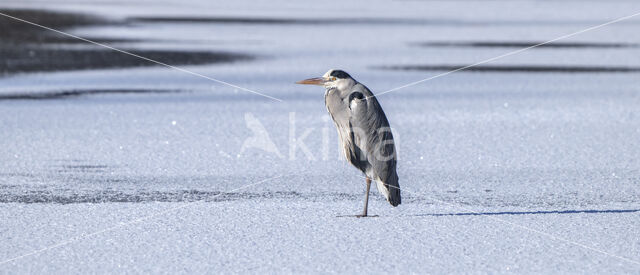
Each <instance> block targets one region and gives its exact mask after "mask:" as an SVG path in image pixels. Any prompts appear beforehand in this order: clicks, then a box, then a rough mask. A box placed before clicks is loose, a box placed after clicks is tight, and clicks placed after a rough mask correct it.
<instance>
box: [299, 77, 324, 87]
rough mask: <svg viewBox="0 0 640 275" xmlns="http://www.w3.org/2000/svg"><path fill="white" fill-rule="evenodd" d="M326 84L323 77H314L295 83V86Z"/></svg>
mask: <svg viewBox="0 0 640 275" xmlns="http://www.w3.org/2000/svg"><path fill="white" fill-rule="evenodd" d="M325 82H327V79H325V78H324V77H314V78H309V79H305V80H300V81H298V82H296V84H306V85H320V86H323V85H324V83H325Z"/></svg>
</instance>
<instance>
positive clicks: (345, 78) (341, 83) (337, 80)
mask: <svg viewBox="0 0 640 275" xmlns="http://www.w3.org/2000/svg"><path fill="white" fill-rule="evenodd" d="M296 83H297V84H307V85H319V86H324V87H325V88H327V89H333V88H337V89H338V90H344V89H349V88H351V86H353V85H355V84H356V81H355V80H354V79H353V78H352V77H351V76H350V75H349V74H348V73H346V72H345V71H343V70H337V69H331V70H329V71H328V72H327V73H325V74H324V75H323V76H321V77H315V78H309V79H305V80H301V81H298V82H296Z"/></svg>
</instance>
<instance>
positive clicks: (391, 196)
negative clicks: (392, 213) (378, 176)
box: [376, 171, 402, 207]
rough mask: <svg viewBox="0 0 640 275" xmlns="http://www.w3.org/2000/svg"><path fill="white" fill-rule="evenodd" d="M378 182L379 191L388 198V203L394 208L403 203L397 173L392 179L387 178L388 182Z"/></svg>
mask: <svg viewBox="0 0 640 275" xmlns="http://www.w3.org/2000/svg"><path fill="white" fill-rule="evenodd" d="M376 182H377V185H376V187H378V191H380V193H382V194H383V195H384V196H385V198H387V201H388V202H389V203H390V204H391V205H392V206H394V207H395V206H398V205H399V204H400V203H402V199H401V197H400V183H398V174H396V173H395V171H394V173H393V174H392V175H391V176H390V177H388V178H387V181H386V182H383V181H376Z"/></svg>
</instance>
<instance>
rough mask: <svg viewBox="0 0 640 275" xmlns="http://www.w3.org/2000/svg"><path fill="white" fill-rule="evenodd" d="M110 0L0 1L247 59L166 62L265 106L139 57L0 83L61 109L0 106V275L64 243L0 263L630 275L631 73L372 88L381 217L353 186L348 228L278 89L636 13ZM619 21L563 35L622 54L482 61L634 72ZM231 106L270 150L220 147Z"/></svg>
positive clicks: (88, 268)
mask: <svg viewBox="0 0 640 275" xmlns="http://www.w3.org/2000/svg"><path fill="white" fill-rule="evenodd" d="M129 2H130V1H99V2H91V1H88V2H83V3H78V1H60V0H57V1H52V2H47V3H44V2H41V1H19V2H18V1H15V2H6V3H2V4H0V7H3V8H0V11H3V12H4V11H5V8H4V7H6V8H9V7H11V8H32V9H45V10H57V11H65V12H80V13H88V14H93V15H100V16H103V17H105V18H109V19H111V20H114V21H118V20H120V21H121V22H129V23H128V24H108V25H93V26H79V27H75V28H73V29H71V30H69V31H71V32H72V33H73V34H76V35H81V36H85V37H87V38H91V39H120V40H122V41H119V42H114V43H113V46H116V47H122V48H124V49H128V50H174V51H207V50H209V51H216V52H218V51H221V52H230V53H238V54H246V55H250V56H254V57H255V59H253V60H248V61H240V62H233V63H223V64H212V65H197V66H190V65H184V66H180V67H181V68H185V69H188V70H192V71H194V72H197V73H200V74H203V75H206V76H210V77H214V78H217V79H220V80H224V81H228V82H231V83H234V84H237V85H240V86H242V87H246V88H249V89H253V90H256V91H259V92H262V93H265V94H268V95H270V96H274V97H277V98H280V99H282V100H283V102H277V101H273V100H270V99H267V98H263V97H260V96H257V95H254V94H251V93H247V92H244V91H241V90H237V89H234V88H231V87H227V86H224V85H220V84H218V83H215V82H212V81H209V80H206V79H202V78H198V77H195V76H193V75H189V74H184V73H182V72H179V71H175V70H172V69H168V68H164V67H158V66H155V67H139V68H110V69H97V70H82V71H56V72H37V73H21V74H10V75H6V76H3V77H2V78H0V98H3V96H5V97H6V95H15V94H20V95H32V94H35V95H38V94H45V95H47V94H56V93H58V94H60V93H64V92H65V91H67V92H68V91H76V92H78V96H66V97H59V98H57V99H49V100H10V99H7V98H5V99H4V100H0V129H2V130H1V131H0V148H2V150H1V151H0V209H1V210H0V238H1V239H0V262H3V261H5V260H9V259H13V258H14V257H19V256H21V255H25V254H28V253H31V252H34V251H37V250H39V249H43V248H47V247H50V246H53V245H56V244H60V243H62V242H65V241H67V240H72V242H70V243H67V244H64V245H61V246H59V247H55V248H51V249H48V250H45V251H42V252H39V253H37V254H34V255H28V256H25V257H23V258H19V259H15V260H13V261H11V262H7V263H2V264H1V265H0V273H7V274H9V273H115V272H124V273H142V272H158V273H173V272H184V273H187V272H211V273H213V272H216V273H222V272H224V273H260V272H275V273H297V272H305V273H327V272H328V273H383V272H384V273H406V272H412V273H511V272H518V273H605V272H606V273H638V271H640V256H639V255H640V239H639V238H638V236H640V231H639V228H640V224H639V223H640V219H639V218H640V215H639V213H640V186H639V183H638V181H639V179H640V172H639V170H638V167H640V159H639V158H638V156H639V155H640V147H639V146H638V141H640V113H639V107H638V106H640V96H639V94H640V88H639V87H640V86H639V85H638V80H639V78H638V76H639V75H640V74H638V73H530V72H520V73H505V72H502V73H469V72H459V73H455V74H451V75H448V76H445V77H442V78H439V79H435V80H433V81H429V82H425V83H423V84H420V85H416V86H413V87H409V88H406V89H402V90H399V91H397V92H393V93H389V94H385V95H382V96H380V97H379V101H380V102H381V104H382V106H383V107H384V109H385V112H386V113H387V116H388V118H389V120H390V123H391V125H392V127H393V128H394V136H395V137H396V139H397V143H396V144H397V147H398V153H399V158H400V159H399V175H400V184H401V187H402V188H403V190H404V191H403V204H402V205H400V206H399V207H398V208H392V207H391V206H389V205H388V203H386V202H385V201H384V200H383V198H382V197H380V196H379V195H378V194H377V191H374V192H373V195H374V196H373V199H372V201H371V202H370V208H369V211H370V213H373V214H377V215H379V216H380V217H378V218H368V219H355V218H336V216H338V215H347V214H356V213H358V212H359V211H360V210H361V206H362V199H363V198H362V197H363V192H364V180H363V179H362V178H361V177H360V176H359V174H358V173H357V171H356V170H355V169H353V168H352V167H350V166H349V165H348V164H346V163H345V162H344V161H343V160H341V159H340V157H339V155H340V154H339V152H338V146H337V140H336V134H335V130H334V129H333V125H332V124H331V122H330V121H328V120H327V114H326V109H325V107H324V106H323V98H322V95H323V90H322V89H321V88H319V87H305V86H296V85H294V84H293V83H294V82H295V81H297V80H300V79H304V78H308V77H314V76H319V75H321V74H323V73H324V72H325V71H326V70H328V69H329V68H335V67H340V68H343V69H345V70H346V71H348V72H349V73H351V75H353V76H354V77H355V78H356V79H358V80H360V81H361V82H363V83H364V84H366V85H367V86H368V87H369V88H371V89H372V90H373V91H374V93H375V92H382V91H385V90H388V89H392V88H394V87H397V86H400V85H403V84H406V83H409V82H412V81H416V80H420V79H423V78H427V77H430V76H433V75H436V74H438V73H441V72H435V71H427V72H420V71H394V70H383V69H379V68H378V67H380V66H393V65H466V64H471V63H474V62H478V61H481V60H483V59H486V58H490V57H494V56H497V55H501V54H504V53H506V52H509V51H513V50H515V49H514V48H508V47H447V46H440V47H433V46H432V47H422V46H419V45H416V43H420V42H443V41H444V42H473V41H481V42H486V41H498V42H504V41H507V42H508V41H512V42H513V41H540V42H542V41H545V40H548V39H552V38H555V37H558V36H560V35H564V34H567V33H571V32H574V31H578V30H580V29H584V28H587V27H590V26H594V25H598V24H601V23H603V22H606V21H608V20H612V19H615V18H617V17H622V16H625V15H629V14H632V13H633V12H638V11H640V4H639V3H636V2H633V1H613V2H611V1H600V2H598V1H590V2H589V4H588V5H586V4H584V3H582V2H579V1H562V2H550V1H518V2H517V3H516V2H512V1H490V2H486V1H435V2H434V1H397V2H386V1H376V2H375V3H373V4H371V3H369V2H367V3H366V4H365V3H363V2H361V1H355V2H349V3H342V2H326V1H325V2H323V3H317V2H302V1H300V2H298V1H296V2H288V1H275V2H274V1H259V2H255V3H254V2H251V4H248V2H246V1H233V3H227V2H228V1H227V2H225V3H224V4H223V2H220V3H210V1H195V0H194V1H189V2H188V3H184V1H163V2H162V3H157V2H155V1H137V2H135V3H129ZM614 3H615V4H614ZM342 5H345V6H344V7H343V6H342ZM7 13H10V11H7ZM140 17H146V18H162V17H174V18H184V17H187V18H188V17H192V18H193V17H198V18H203V19H208V20H209V21H207V20H202V21H200V22H189V21H188V20H183V22H166V21H159V22H150V21H137V22H136V21H135V20H133V19H132V18H140ZM220 18H223V19H224V18H227V19H228V18H236V20H237V19H238V18H240V19H241V18H249V19H255V18H262V19H264V18H271V19H282V18H285V19H287V20H290V22H289V21H287V22H288V23H263V24H255V23H238V22H235V23H233V22H231V23H230V22H220ZM336 18H339V19H341V20H342V21H341V22H340V23H335V24H332V23H330V22H329V21H330V20H332V19H336ZM214 19H215V20H214ZM127 20H129V21H127ZM216 20H218V21H216ZM305 20H306V21H305ZM639 20H640V19H630V20H628V21H625V22H620V23H616V24H613V25H610V26H607V27H604V28H602V29H598V30H594V31H591V32H587V33H584V34H581V35H579V36H575V37H572V38H570V39H568V40H567V42H581V43H596V42H597V43H611V44H623V45H626V46H624V47H609V48H598V47H585V48H570V47H568V48H540V49H533V50H531V51H527V52H524V53H521V54H518V55H514V56H510V57H508V58H505V59H501V60H499V61H496V62H493V63H491V64H498V65H531V66H533V65H547V66H566V65H572V66H590V67H603V66H615V67H640V55H639V53H640V47H639V46H638V45H639V44H640V38H639V37H638V36H637V29H638V25H639V24H640V21H639ZM108 44H110V45H111V43H108ZM54 46H57V47H61V48H72V47H73V48H75V49H82V47H83V46H82V45H81V44H74V45H66V44H64V43H62V44H59V45H54ZM86 47H90V48H91V49H95V47H93V46H89V45H86ZM0 59H2V57H0ZM96 90H101V91H103V90H108V91H106V92H104V93H100V94H91V93H90V92H91V91H96ZM133 90H136V91H148V92H149V93H146V92H140V93H130V92H131V91H133ZM114 92H118V93H114ZM247 113H249V114H251V115H252V116H253V117H255V118H256V119H257V121H259V123H260V124H262V125H263V126H264V129H266V131H267V132H268V134H269V137H270V139H271V140H272V142H273V144H275V146H276V148H277V149H278V151H279V152H280V154H281V155H282V157H279V156H278V155H277V154H275V153H270V152H266V151H264V150H259V149H256V148H249V149H247V150H246V151H244V152H242V154H240V150H241V148H242V145H243V142H244V141H245V139H246V138H248V137H251V136H252V134H253V133H252V131H251V129H250V128H248V127H247V121H246V119H245V118H246V114H247ZM292 113H293V114H294V116H295V128H296V131H295V136H296V137H300V136H301V135H302V134H303V133H304V131H305V130H306V129H311V132H310V134H309V135H308V136H307V137H306V138H305V139H304V142H305V144H306V145H307V147H308V148H309V150H310V151H311V152H312V153H313V157H314V159H308V158H307V156H305V155H304V154H303V152H302V151H301V150H297V151H296V154H295V155H294V157H291V155H290V146H289V144H290V141H289V140H290V135H289V134H290V129H291V126H292V120H291V114H292ZM324 131H326V132H327V133H328V134H329V135H328V138H329V140H328V145H325V143H324V141H323V137H324V136H323V133H324ZM324 146H326V148H328V153H327V155H326V156H327V157H326V158H327V159H323V155H322V148H325V147H324ZM272 177H279V178H276V179H272V180H268V179H270V178H272ZM263 180H266V181H264V182H263V183H261V184H258V185H255V186H252V187H250V188H247V189H241V190H237V191H232V190H235V189H237V188H241V187H243V186H245V185H248V184H252V183H257V182H261V181H263ZM175 208H177V209H175ZM171 209H175V210H171ZM167 210H168V211H167ZM162 211H166V212H162ZM158 213H161V214H160V215H157V216H153V217H151V218H148V219H145V220H143V221H140V222H137V223H133V224H128V222H130V221H135V220H136V219H138V218H141V217H148V216H150V215H156V214H158ZM105 230H106V231H105ZM95 232H99V233H98V234H95V235H91V236H88V237H82V236H83V235H87V234H92V233H95ZM620 257H622V258H620Z"/></svg>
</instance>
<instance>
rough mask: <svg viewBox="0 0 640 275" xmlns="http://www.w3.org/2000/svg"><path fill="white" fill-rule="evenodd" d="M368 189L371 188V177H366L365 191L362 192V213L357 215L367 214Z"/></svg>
mask: <svg viewBox="0 0 640 275" xmlns="http://www.w3.org/2000/svg"><path fill="white" fill-rule="evenodd" d="M370 189H371V179H370V178H369V177H367V192H366V193H365V194H364V210H363V211H362V215H358V217H366V216H367V207H368V206H369V190H370Z"/></svg>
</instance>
